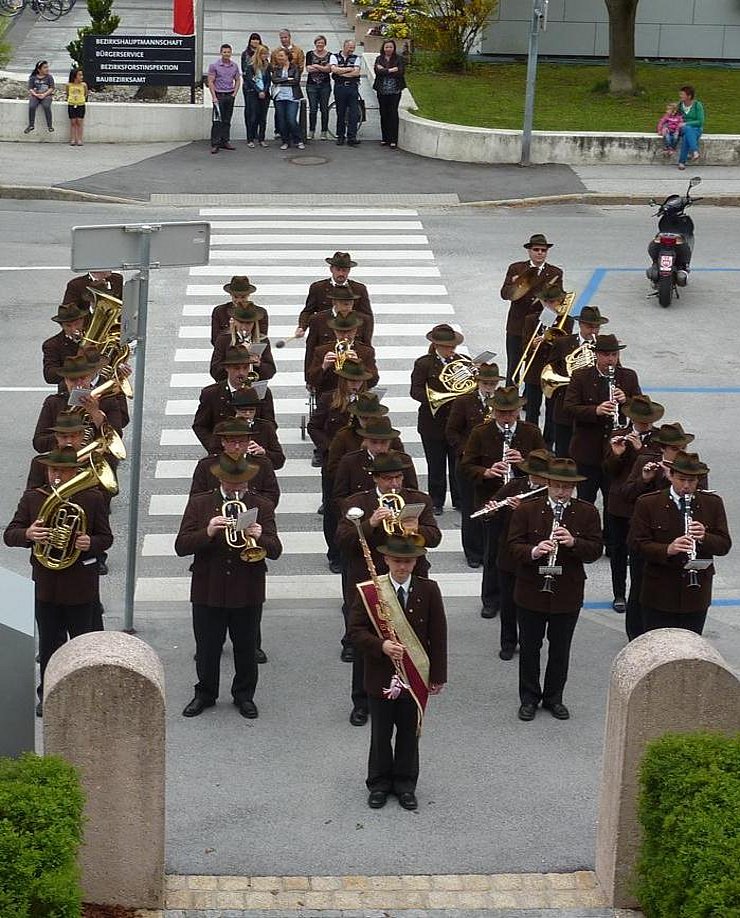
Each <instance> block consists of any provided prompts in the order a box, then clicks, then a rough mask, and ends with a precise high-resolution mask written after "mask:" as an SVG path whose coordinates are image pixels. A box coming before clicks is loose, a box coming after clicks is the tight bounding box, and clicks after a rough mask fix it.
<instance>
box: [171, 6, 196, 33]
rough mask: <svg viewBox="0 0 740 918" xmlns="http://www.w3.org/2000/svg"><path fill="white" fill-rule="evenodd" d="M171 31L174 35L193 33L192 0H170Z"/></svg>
mask: <svg viewBox="0 0 740 918" xmlns="http://www.w3.org/2000/svg"><path fill="white" fill-rule="evenodd" d="M172 4H173V5H172V23H173V24H172V31H173V32H174V33H175V35H194V34H195V16H194V14H193V0H172Z"/></svg>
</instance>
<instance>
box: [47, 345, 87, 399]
mask: <svg viewBox="0 0 740 918" xmlns="http://www.w3.org/2000/svg"><path fill="white" fill-rule="evenodd" d="M79 349H80V345H79V343H78V342H77V341H73V340H72V339H71V338H68V337H67V335H65V334H64V332H63V331H60V332H59V333H58V334H56V335H53V336H52V337H51V338H47V339H46V341H44V343H43V344H42V345H41V353H42V354H43V361H44V362H43V371H44V382H48V383H52V384H53V385H55V386H56V385H58V386H59V391H60V392H66V391H67V387H66V385H65V384H64V380H63V379H62V377H61V376H60V375H59V373H58V372H57V371H58V370H59V368H60V367H61V365H62V364H63V363H64V358H65V357H74V356H75V355H76V354H77V352H78V351H79Z"/></svg>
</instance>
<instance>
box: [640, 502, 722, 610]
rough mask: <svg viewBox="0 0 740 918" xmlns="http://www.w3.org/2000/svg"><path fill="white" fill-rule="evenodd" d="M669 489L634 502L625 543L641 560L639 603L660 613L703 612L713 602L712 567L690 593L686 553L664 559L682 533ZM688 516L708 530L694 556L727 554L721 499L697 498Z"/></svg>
mask: <svg viewBox="0 0 740 918" xmlns="http://www.w3.org/2000/svg"><path fill="white" fill-rule="evenodd" d="M670 493H671V492H670V489H669V488H667V489H665V490H663V491H658V492H656V493H654V494H646V495H645V496H644V497H641V498H640V499H639V500H638V501H637V503H636V504H635V512H634V513H633V514H632V524H631V526H630V532H629V536H628V540H627V544H628V545H629V547H630V550H631V551H636V552H639V554H640V555H642V557H643V560H644V562H645V566H644V568H643V572H642V589H641V590H640V603H641V605H643V606H646V607H649V608H652V609H659V610H661V611H664V612H704V611H705V610H706V609H708V608H709V605H710V603H711V601H712V578H713V577H714V565H713V564H712V565H710V566H709V567H708V568H707V570H705V571H697V577H698V580H699V589H689V587H688V580H689V574H688V571H685V570H684V569H683V568H684V565H685V564H686V561H687V560H688V558H687V556H686V555H685V554H683V553H682V554H678V555H671V556H669V555H668V551H667V549H668V545H669V544H670V543H671V542H672V541H673V540H674V539H677V538H678V537H679V536H681V535H683V534H684V532H685V529H686V524H685V520H684V517H683V515H682V514H681V512H680V510H679V509H678V507H677V506H676V504H675V503H674V501H673V499H672V498H671V496H670ZM691 512H692V516H693V518H694V519H695V520H697V521H698V522H700V523H703V524H704V526H705V528H706V535H705V537H704V540H703V541H702V542H701V543H700V544H699V543H697V546H696V556H697V558H713V557H715V556H721V555H726V554H727V553H728V552H729V550H730V548H731V547H732V541H731V539H730V533H729V531H728V528H727V517H726V515H725V508H724V504H723V503H722V498H721V497H719V496H718V495H716V494H696V495H695V496H694V500H693V501H692V508H691Z"/></svg>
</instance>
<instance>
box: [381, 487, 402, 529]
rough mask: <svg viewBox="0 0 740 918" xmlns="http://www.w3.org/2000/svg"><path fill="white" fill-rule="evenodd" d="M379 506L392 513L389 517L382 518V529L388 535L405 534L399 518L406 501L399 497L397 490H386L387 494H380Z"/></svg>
mask: <svg viewBox="0 0 740 918" xmlns="http://www.w3.org/2000/svg"><path fill="white" fill-rule="evenodd" d="M379 500H380V506H381V507H385V509H386V510H390V511H391V513H392V514H393V516H392V517H390V519H387V520H383V529H385V531H386V532H387V533H388V535H406V533H405V532H404V528H403V524H402V523H401V521H400V520H399V518H398V517H399V514H400V513H401V510H403V508H404V507H405V506H406V501H405V500H404V499H403V497H401V495H400V494H399V493H398V491H388V493H387V494H381V495H380V499H379Z"/></svg>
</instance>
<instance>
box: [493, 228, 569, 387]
mask: <svg viewBox="0 0 740 918" xmlns="http://www.w3.org/2000/svg"><path fill="white" fill-rule="evenodd" d="M552 247H553V243H552V242H548V241H547V239H546V237H545V236H543V235H542V233H535V234H534V235H533V236H531V237H530V240H529V242H525V243H524V248H525V249H526V250H527V252H528V254H529V258H528V259H527V260H526V261H515V262H514V263H513V264H510V265H509V267H508V268H507V270H506V277H505V278H504V283H503V286H502V287H501V299H502V300H510V301H511V306H510V307H509V312H508V314H507V316H506V385H507V386H510V385H511V384H512V382H513V380H512V374H513V373H514V370H515V369H516V365H517V364H518V363H519V360H520V359H521V356H522V350H523V348H524V342H523V323H524V319H525V316H527V315H529V313H530V312H538V311H539V309H540V304H539V296H540V294H541V293H542V292H543V291H544V290H545V289H546V288H547V287H553V286H555V285H556V284H557V285H558V286H562V284H563V271H562V268H556V267H555V265H551V264H548V263H547V255H548V252H549V250H550V249H551V248H552Z"/></svg>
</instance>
